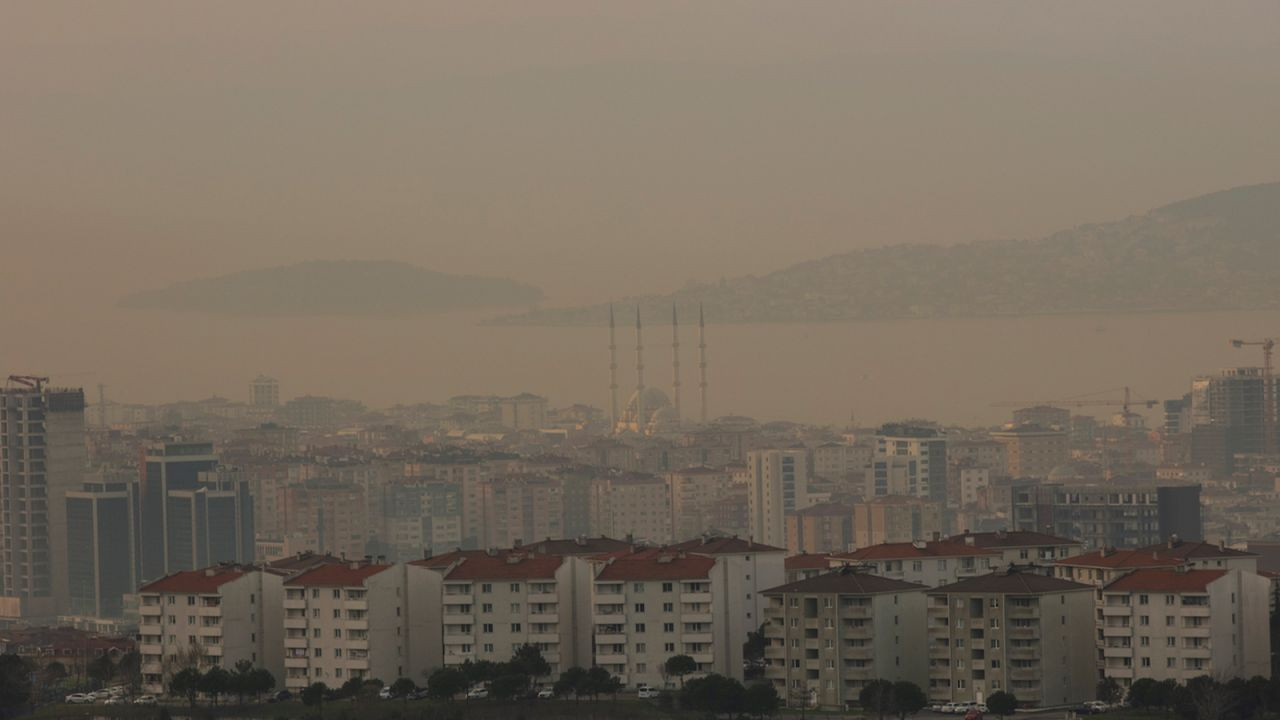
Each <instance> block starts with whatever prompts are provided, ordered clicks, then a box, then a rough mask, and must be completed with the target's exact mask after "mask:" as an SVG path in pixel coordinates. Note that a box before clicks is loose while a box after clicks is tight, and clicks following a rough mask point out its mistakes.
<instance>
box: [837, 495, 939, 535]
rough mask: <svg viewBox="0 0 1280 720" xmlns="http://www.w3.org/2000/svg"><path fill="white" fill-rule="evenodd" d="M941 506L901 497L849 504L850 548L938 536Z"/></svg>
mask: <svg viewBox="0 0 1280 720" xmlns="http://www.w3.org/2000/svg"><path fill="white" fill-rule="evenodd" d="M942 511H943V506H942V503H939V502H934V501H931V500H924V499H921V498H917V497H907V496H904V495H886V496H883V497H877V498H872V499H870V500H867V501H866V502H859V503H854V504H853V544H854V546H855V547H869V546H871V545H879V544H880V543H896V542H910V541H912V540H915V539H917V538H923V537H930V536H932V535H935V534H940V533H942V532H943V531H944V530H946V528H945V527H944V519H943V512H942Z"/></svg>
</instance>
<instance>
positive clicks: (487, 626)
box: [480, 623, 493, 633]
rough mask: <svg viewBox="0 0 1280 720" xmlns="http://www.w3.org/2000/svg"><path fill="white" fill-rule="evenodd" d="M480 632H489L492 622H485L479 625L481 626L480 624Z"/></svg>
mask: <svg viewBox="0 0 1280 720" xmlns="http://www.w3.org/2000/svg"><path fill="white" fill-rule="evenodd" d="M480 632H482V633H491V632H493V623H485V624H483V625H481V626H480Z"/></svg>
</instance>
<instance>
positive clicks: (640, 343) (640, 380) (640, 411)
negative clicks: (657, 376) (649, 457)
mask: <svg viewBox="0 0 1280 720" xmlns="http://www.w3.org/2000/svg"><path fill="white" fill-rule="evenodd" d="M644 425H645V414H644V337H643V335H642V333H641V329H640V306H639V305H636V431H637V432H641V433H643V432H644Z"/></svg>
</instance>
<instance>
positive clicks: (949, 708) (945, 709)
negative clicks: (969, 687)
mask: <svg viewBox="0 0 1280 720" xmlns="http://www.w3.org/2000/svg"><path fill="white" fill-rule="evenodd" d="M959 707H960V703H953V702H949V703H945V704H943V706H942V707H941V708H940V709H939V710H938V712H940V713H946V714H947V715H954V714H955V713H956V712H957V710H958V708H959Z"/></svg>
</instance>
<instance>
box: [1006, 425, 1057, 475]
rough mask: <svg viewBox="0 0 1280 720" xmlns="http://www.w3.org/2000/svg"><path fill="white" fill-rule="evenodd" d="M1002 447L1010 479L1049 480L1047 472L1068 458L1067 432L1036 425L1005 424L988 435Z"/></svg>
mask: <svg viewBox="0 0 1280 720" xmlns="http://www.w3.org/2000/svg"><path fill="white" fill-rule="evenodd" d="M991 439H992V440H995V441H996V442H998V443H1000V444H1001V445H1004V449H1005V463H1006V464H1005V472H1006V473H1007V474H1008V475H1009V476H1010V477H1016V478H1021V477H1028V478H1032V477H1038V478H1046V477H1049V471H1051V470H1053V469H1054V468H1056V467H1058V466H1059V465H1061V464H1063V463H1065V462H1067V461H1068V460H1070V459H1071V445H1070V443H1069V442H1068V438H1067V431H1066V430H1065V429H1062V428H1046V427H1041V426H1039V425H1033V424H1027V425H1012V424H1010V425H1007V426H1005V427H1004V428H1003V429H1001V430H998V431H996V432H993V433H991Z"/></svg>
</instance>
